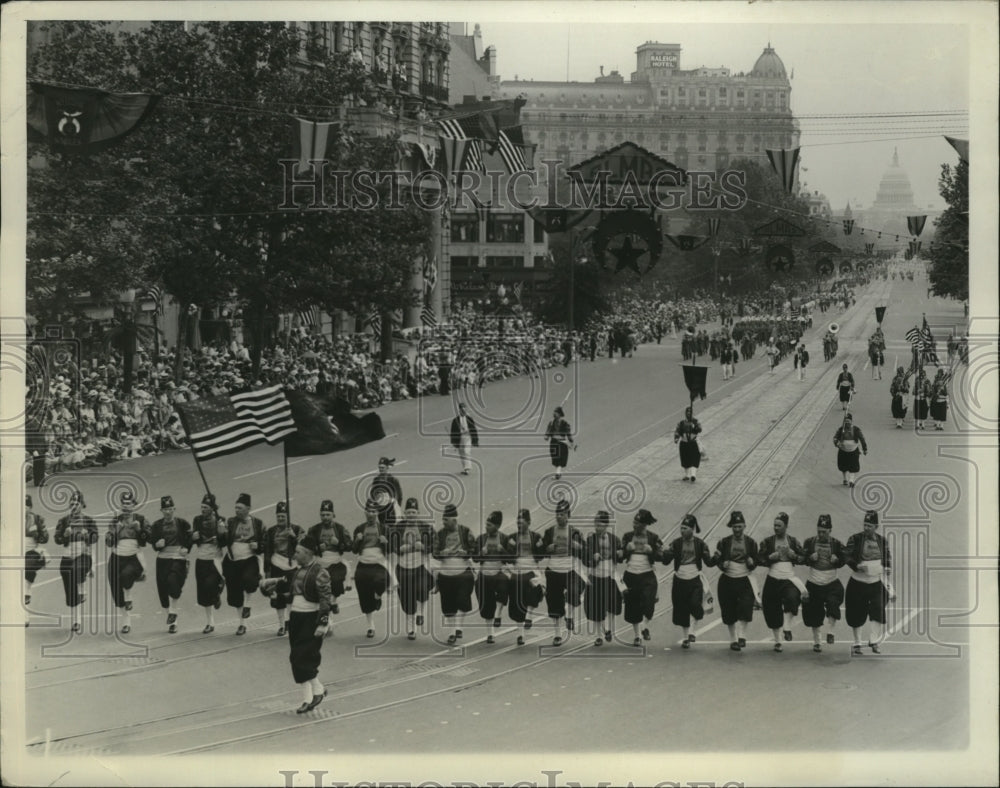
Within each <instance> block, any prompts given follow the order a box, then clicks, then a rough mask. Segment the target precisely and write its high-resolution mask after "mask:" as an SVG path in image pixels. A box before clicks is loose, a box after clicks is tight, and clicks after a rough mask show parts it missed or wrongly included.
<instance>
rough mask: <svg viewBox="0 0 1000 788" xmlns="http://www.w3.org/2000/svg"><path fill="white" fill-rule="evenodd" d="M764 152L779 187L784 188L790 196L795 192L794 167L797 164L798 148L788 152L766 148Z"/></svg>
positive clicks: (782, 149)
mask: <svg viewBox="0 0 1000 788" xmlns="http://www.w3.org/2000/svg"><path fill="white" fill-rule="evenodd" d="M764 152H765V153H767V159H768V161H770V162H771V166H772V167H773V168H774V171H775V173H776V174H777V176H778V178H779V179H780V180H781V185H782V186H784V187H785V191H786V192H788V193H789V194H792V193H793V192H794V191H795V165H797V164H798V163H799V148H790V149H788V150H785V149H784V148H781V149H778V150H774V149H771V148H768V149H766V150H765V151H764Z"/></svg>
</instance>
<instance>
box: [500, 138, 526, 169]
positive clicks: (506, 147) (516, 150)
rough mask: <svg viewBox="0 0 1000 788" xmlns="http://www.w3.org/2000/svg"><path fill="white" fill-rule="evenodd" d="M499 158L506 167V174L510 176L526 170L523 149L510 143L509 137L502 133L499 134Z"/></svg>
mask: <svg viewBox="0 0 1000 788" xmlns="http://www.w3.org/2000/svg"><path fill="white" fill-rule="evenodd" d="M500 157H501V158H502V159H503V163H504V165H505V166H506V167H507V172H509V173H510V174H511V175H513V174H514V173H516V172H525V171H527V169H528V163H527V161H526V160H525V158H524V149H523V148H522V147H521V146H520V145H515V144H514V143H513V142H511V139H510V137H508V136H507V135H506V134H505V133H504V132H503V131H501V132H500Z"/></svg>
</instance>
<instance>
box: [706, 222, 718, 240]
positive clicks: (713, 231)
mask: <svg viewBox="0 0 1000 788" xmlns="http://www.w3.org/2000/svg"><path fill="white" fill-rule="evenodd" d="M718 234H719V220H718V219H709V220H708V237H709V238H715V236H717V235H718Z"/></svg>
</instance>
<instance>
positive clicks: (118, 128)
mask: <svg viewBox="0 0 1000 788" xmlns="http://www.w3.org/2000/svg"><path fill="white" fill-rule="evenodd" d="M159 98H160V97H159V96H157V95H154V94H152V93H109V92H108V91H106V90H100V89H99V88H67V87H59V86H56V85H49V84H46V83H43V82H32V83H31V85H30V89H29V90H28V106H27V110H28V111H27V116H28V139H29V140H31V141H34V142H48V143H49V146H50V147H51V148H52V149H53V150H55V151H57V152H59V153H95V152H97V151H100V150H104V149H105V148H108V147H111V146H112V145H115V144H116V143H118V142H119V141H121V140H122V139H124V138H125V137H126V136H128V135H129V134H131V133H132V132H133V131H135V130H136V129H137V128H139V126H140V125H141V124H142V123H143V122H144V121H145V120H146V119H147V118H148V117H149V115H150V113H151V112H152V111H153V109H154V107H155V106H156V104H157V102H158V101H159Z"/></svg>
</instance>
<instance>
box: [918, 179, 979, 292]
mask: <svg viewBox="0 0 1000 788" xmlns="http://www.w3.org/2000/svg"><path fill="white" fill-rule="evenodd" d="M938 190H939V191H940V193H941V196H942V197H943V198H944V200H945V202H946V203H948V207H947V208H946V209H945V210H944V212H943V213H942V214H941V215H940V216H939V217H938V219H937V222H936V235H935V238H934V244H933V245H932V246H931V247H930V249H929V250H926V251H925V252H924V253H925V254H928V255H929V257H930V260H931V262H930V271H929V278H930V282H931V288H932V290H933V292H934V295H939V296H950V297H952V298H958V299H961V300H964V299H966V298H968V297H969V164H968V162H965V161H959V163H958V165H957V166H955V167H952V166H951V165H949V164H942V165H941V177H940V179H939V180H938Z"/></svg>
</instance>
